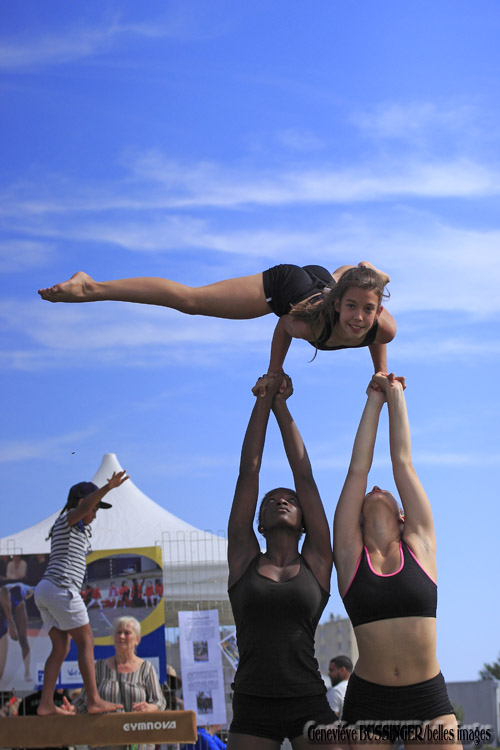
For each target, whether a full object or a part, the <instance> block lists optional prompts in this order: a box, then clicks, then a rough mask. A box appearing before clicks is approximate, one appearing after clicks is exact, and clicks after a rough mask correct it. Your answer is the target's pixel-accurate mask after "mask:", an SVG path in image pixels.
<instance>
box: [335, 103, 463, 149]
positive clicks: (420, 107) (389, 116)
mask: <svg viewBox="0 0 500 750" xmlns="http://www.w3.org/2000/svg"><path fill="white" fill-rule="evenodd" d="M474 119H475V112H474V110H473V109H472V108H471V106H470V105H464V104H456V105H454V104H447V105H445V104H443V105H438V104H436V103H434V102H428V101H413V102H387V103H382V104H379V105H378V106H377V107H376V108H375V109H374V110H372V111H371V112H366V111H365V112H357V113H355V114H353V115H352V116H351V117H350V120H351V122H352V123H353V124H354V125H356V126H357V127H358V128H359V129H360V130H362V131H363V132H364V133H366V134H367V135H369V136H371V137H373V138H377V139H386V138H393V139H399V140H402V141H409V142H411V143H413V144H419V143H423V142H425V141H426V140H427V139H428V138H430V139H435V137H436V132H437V131H438V132H446V133H454V134H457V133H459V132H460V131H463V130H464V129H467V128H469V127H470V126H471V125H472V123H473V122H474Z"/></svg>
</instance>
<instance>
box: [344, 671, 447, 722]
mask: <svg viewBox="0 0 500 750" xmlns="http://www.w3.org/2000/svg"><path fill="white" fill-rule="evenodd" d="M454 713H455V711H454V710H453V706H452V705H451V702H450V699H449V697H448V691H447V690H446V683H445V681H444V677H443V675H442V674H441V672H439V674H437V675H436V676H435V677H431V679H430V680H424V681H423V682H416V683H415V684H413V685H396V686H393V685H379V684H377V683H376V682H368V680H363V679H362V678H361V677H358V675H357V674H356V673H355V672H353V673H352V675H351V676H350V678H349V682H348V683H347V690H346V694H345V698H344V708H343V710H342V721H343V722H346V723H347V724H356V722H358V721H377V722H387V723H390V722H392V721H400V722H404V721H430V720H431V719H435V718H437V717H438V716H445V715H446V714H454Z"/></svg>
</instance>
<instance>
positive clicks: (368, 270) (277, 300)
mask: <svg viewBox="0 0 500 750" xmlns="http://www.w3.org/2000/svg"><path fill="white" fill-rule="evenodd" d="M388 282H389V277H388V276H387V274H385V273H383V272H382V271H378V270H377V269H376V268H375V267H374V266H372V265H371V264H370V263H367V262H363V263H359V265H358V266H349V265H346V266H341V267H340V268H337V270H336V271H333V273H331V274H330V272H329V271H327V270H326V268H323V267H322V266H315V265H309V266H304V267H303V268H301V267H300V266H295V265H290V264H281V265H278V266H274V267H273V268H269V269H267V270H266V271H264V272H263V273H257V274H253V275H251V276H243V277H241V278H235V279H226V280H224V281H219V282H216V283H215V284H209V285H208V286H202V287H190V286H185V285H184V284H180V283H178V282H176V281H171V280H170V279H163V278H151V277H149V278H148V277H144V278H132V279H116V280H114V281H102V282H98V281H94V280H93V279H92V278H91V277H90V276H88V275H87V274H86V273H84V272H83V271H78V272H77V273H76V274H74V276H72V277H71V279H69V280H68V281H65V282H63V283H62V284H56V285H55V286H52V287H49V288H47V289H40V290H39V291H38V293H39V294H40V296H41V297H42V298H43V299H45V300H48V301H50V302H97V301H100V300H117V301H121V302H138V303H142V304H148V305H160V306H163V307H170V308H172V309H175V310H179V311H180V312H183V313H187V314H188V315H205V316H209V317H214V318H231V319H239V320H242V319H250V318H259V317H261V316H263V315H267V314H269V313H270V312H274V313H275V314H276V315H277V316H278V317H279V321H278V323H277V325H276V328H275V331H274V335H273V340H272V346H271V357H270V362H269V370H268V373H267V377H268V378H272V377H277V376H280V375H282V374H283V362H284V360H285V357H286V354H287V352H288V348H289V346H290V342H291V340H292V338H299V339H305V340H306V341H308V342H309V343H310V344H312V346H314V347H315V348H316V350H317V349H320V350H324V351H331V350H336V349H345V348H356V347H360V346H368V347H369V349H370V353H371V356H372V360H373V364H374V369H375V372H378V371H384V372H385V371H386V370H387V355H386V344H388V343H389V342H390V341H392V339H393V338H394V336H395V334H396V323H395V321H394V318H393V317H392V316H391V315H390V314H389V313H388V312H387V310H385V309H384V308H383V307H382V299H383V297H384V289H385V285H386V284H387V283H388ZM266 386H267V382H266V380H261V384H260V388H259V392H260V394H262V392H263V391H264V389H265V387H266Z"/></svg>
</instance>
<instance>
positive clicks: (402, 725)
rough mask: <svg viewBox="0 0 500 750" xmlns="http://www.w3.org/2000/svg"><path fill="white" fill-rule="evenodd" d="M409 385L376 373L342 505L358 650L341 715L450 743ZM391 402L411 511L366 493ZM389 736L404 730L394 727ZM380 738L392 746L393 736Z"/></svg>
mask: <svg viewBox="0 0 500 750" xmlns="http://www.w3.org/2000/svg"><path fill="white" fill-rule="evenodd" d="M403 389H404V379H400V378H395V377H394V375H392V374H391V375H388V376H387V375H383V374H381V373H378V374H376V375H374V377H373V379H372V381H371V383H370V385H369V387H368V391H367V394H368V400H367V402H366V405H365V409H364V411H363V415H362V417H361V421H360V424H359V427H358V431H357V434H356V438H355V441H354V447H353V451H352V458H351V463H350V466H349V470H348V473H347V477H346V480H345V483H344V487H343V489H342V493H341V495H340V499H339V502H338V505H337V509H336V511H335V523H334V544H333V549H334V560H335V567H336V569H337V578H338V585H339V591H340V594H341V596H342V598H343V602H344V606H345V608H346V611H347V613H348V615H349V617H350V619H351V622H352V625H353V627H354V633H355V636H356V641H357V645H358V651H359V658H358V661H357V663H356V665H355V667H354V672H353V673H352V675H351V677H350V679H349V682H348V685H347V691H346V695H345V701H344V707H343V713H342V720H343V721H344V722H346V723H347V724H348V725H354V724H356V722H358V721H362V722H368V723H371V724H372V725H377V726H379V727H381V728H382V729H383V728H384V726H385V727H386V730H385V731H386V732H389V734H387V735H386V736H385V737H384V736H383V737H382V738H383V739H386V740H387V739H389V737H391V735H390V732H391V731H392V732H395V733H397V732H401V733H402V732H407V731H411V725H412V724H414V723H416V724H419V725H420V726H422V727H424V728H425V726H424V725H425V723H427V722H428V724H429V727H428V732H430V731H431V730H437V733H438V735H437V736H438V740H436V739H435V737H434V741H433V742H431V739H430V737H431V736H430V734H427V735H426V734H425V732H424V733H423V734H421V735H420V737H419V738H418V737H417V744H419V745H425V744H432V747H433V748H438V747H443V748H449V747H450V746H451V745H452V744H453V742H455V743H457V739H458V737H457V721H456V717H455V715H454V712H453V708H452V706H451V703H450V700H449V698H448V694H447V690H446V685H445V682H444V679H443V676H442V674H441V672H440V669H439V664H438V661H437V658H436V604H437V585H436V538H435V534H434V523H433V518H432V511H431V506H430V503H429V500H428V498H427V495H426V493H425V491H424V489H423V487H422V485H421V483H420V481H419V479H418V476H417V474H416V472H415V469H414V468H413V464H412V460H411V446H410V427H409V423H408V415H407V411H406V402H405V397H404V393H403ZM386 401H387V405H388V409H389V436H390V453H391V462H392V470H393V475H394V480H395V482H396V487H397V489H398V492H399V496H400V498H401V502H402V505H403V509H404V515H403V514H402V513H401V512H400V510H399V507H398V504H397V502H396V500H395V498H394V497H393V495H392V494H391V493H390V492H388V491H387V490H382V489H380V487H378V486H376V485H375V486H374V487H373V489H372V490H371V491H370V492H369V493H368V494H366V486H367V479H368V473H369V471H370V468H371V464H372V459H373V450H374V445H375V438H376V434H377V426H378V421H379V416H380V412H381V410H382V406H383V405H384V402H386ZM392 739H393V740H394V741H397V740H398V739H399V740H404V739H405V737H403V736H402V734H399V735H398V734H393V735H392ZM406 739H411V736H410V735H408V736H407V737H406ZM426 739H428V742H426ZM418 740H420V741H418ZM443 740H445V741H443ZM446 740H447V741H446ZM458 744H460V743H458ZM376 745H377V747H385V746H387V747H392V742H391V741H390V740H389V741H387V742H385V743H384V742H382V743H381V742H380V741H377V742H376ZM365 746H366V743H365Z"/></svg>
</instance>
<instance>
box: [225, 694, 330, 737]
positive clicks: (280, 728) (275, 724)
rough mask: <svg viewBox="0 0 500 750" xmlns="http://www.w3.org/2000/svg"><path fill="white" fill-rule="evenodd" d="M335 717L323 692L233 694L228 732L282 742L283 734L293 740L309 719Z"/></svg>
mask: <svg viewBox="0 0 500 750" xmlns="http://www.w3.org/2000/svg"><path fill="white" fill-rule="evenodd" d="M335 718H336V715H335V714H334V712H333V711H332V709H331V708H330V705H329V703H328V700H327V698H326V695H325V694H324V693H322V694H321V695H307V696H304V697H299V698H296V697H293V698H261V697H260V696H258V695H244V694H243V693H234V694H233V720H232V722H231V726H230V727H229V732H230V733H232V734H249V735H251V736H252V737H265V738H266V739H268V740H275V741H276V742H280V743H281V742H283V740H284V739H285V737H288V739H290V740H293V739H294V738H295V737H299V736H301V735H302V734H303V732H304V727H305V726H306V725H307V724H308V723H309V722H310V721H313V722H314V723H315V724H333V722H334V721H335Z"/></svg>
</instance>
